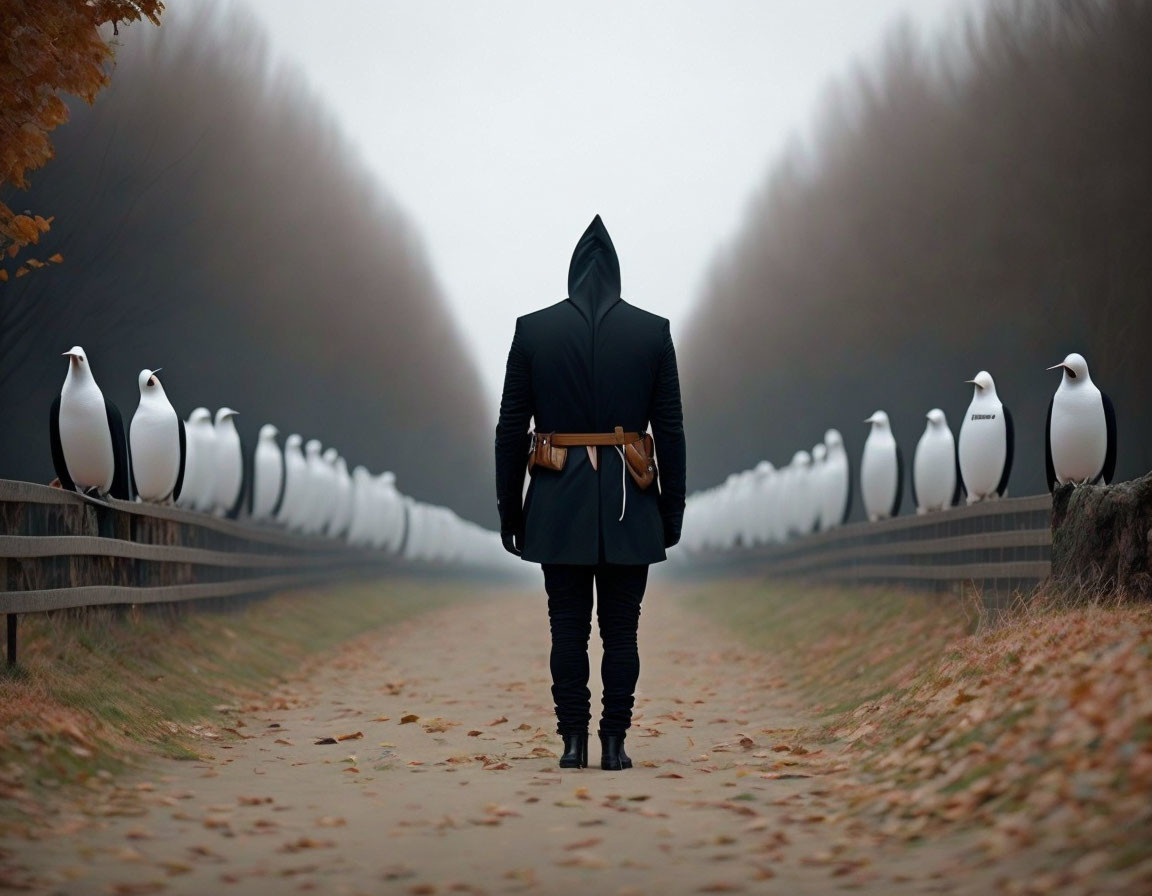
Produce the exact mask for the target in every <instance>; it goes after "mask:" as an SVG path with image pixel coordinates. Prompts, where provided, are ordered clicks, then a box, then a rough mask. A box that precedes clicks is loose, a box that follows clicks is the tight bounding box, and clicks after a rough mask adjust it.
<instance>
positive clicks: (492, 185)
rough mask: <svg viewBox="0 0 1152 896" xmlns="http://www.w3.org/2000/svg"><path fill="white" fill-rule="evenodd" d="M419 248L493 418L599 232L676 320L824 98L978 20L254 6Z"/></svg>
mask: <svg viewBox="0 0 1152 896" xmlns="http://www.w3.org/2000/svg"><path fill="white" fill-rule="evenodd" d="M240 2H241V3H242V5H246V6H248V7H250V8H251V9H252V10H253V11H254V12H255V13H256V15H257V17H258V19H259V20H260V21H262V22H263V23H264V24H265V25H266V26H267V29H268V31H269V33H270V37H271V43H272V49H273V52H274V53H275V54H276V56H277V57H279V58H282V59H284V60H285V61H287V62H289V63H295V64H298V65H299V66H300V67H302V68H303V70H304V72H305V74H306V76H307V78H308V80H309V81H310V82H311V84H312V85H313V87H314V88H315V90H316V91H317V93H318V94H319V95H320V97H321V98H322V99H323V100H324V101H325V102H326V103H327V104H328V105H329V106H330V107H331V109H332V110H333V111H334V113H335V115H336V117H337V119H338V120H339V121H340V122H341V124H342V125H343V127H344V128H345V130H346V132H347V135H348V136H349V138H350V139H351V141H352V142H353V144H354V145H355V146H356V147H357V148H358V149H359V151H360V152H361V153H362V154H363V157H364V159H365V161H366V162H367V164H368V165H369V167H370V168H371V169H372V170H373V171H375V172H377V173H378V174H379V176H380V178H381V181H382V183H383V184H384V185H385V187H386V189H387V191H388V192H389V194H390V195H391V196H392V197H394V198H395V199H396V200H398V201H399V203H400V205H401V206H402V207H403V209H404V210H405V211H406V212H407V214H408V215H409V216H410V217H411V219H412V220H413V223H414V224H415V225H416V226H417V227H418V228H419V231H420V233H421V235H422V237H423V239H424V241H425V245H426V247H427V250H428V254H429V256H430V259H431V262H432V265H433V267H434V269H435V272H436V276H437V278H438V280H439V283H440V286H441V288H442V290H443V293H444V296H445V298H446V300H447V302H448V303H449V306H450V308H451V309H452V311H453V312H454V313H455V315H456V317H457V319H458V321H459V324H460V328H461V330H462V332H463V333H464V334H465V336H466V338H467V340H468V343H469V346H470V348H471V350H472V352H473V355H474V358H475V361H476V362H477V364H478V367H479V369H480V371H481V374H482V376H483V379H484V386H485V388H486V390H487V392H488V394H489V395H490V396H491V398H492V400H493V402H495V401H496V400H498V396H499V390H500V386H501V383H502V379H503V371H504V361H505V358H506V356H507V351H508V343H509V341H510V340H511V336H512V329H513V323H514V320H515V318H516V316H517V315H519V314H523V313H525V312H527V311H531V310H534V309H535V308H539V307H542V306H544V305H547V304H551V303H552V302H555V301H557V300H559V299H562V298H563V297H564V296H565V295H567V272H568V259H569V257H570V255H571V252H572V248H573V246H574V245H575V243H576V240H577V239H578V237H579V236H580V234H581V232H582V231H583V229H584V227H585V226H586V225H587V223H588V222H589V221H590V220H591V219H592V216H593V215H595V214H597V213H599V214H600V215H601V216H602V217H603V218H604V222H605V224H606V225H607V227H608V230H609V232H610V233H611V234H612V237H613V240H614V241H615V243H616V249H617V252H618V253H619V255H620V266H621V273H622V280H623V294H624V296H625V298H627V299H629V300H630V301H632V302H634V303H635V304H638V305H640V306H641V307H644V308H647V309H649V310H651V311H654V312H656V313H658V314H662V315H665V316H667V317H670V318H671V319H672V324H673V335H674V336H676V334H677V333H678V324H680V323H681V322H682V321H683V318H684V315H685V313H686V311H687V310H688V308H689V306H690V305H691V303H692V301H693V298H694V296H695V294H696V292H697V289H698V287H699V285H700V283H701V280H702V277H703V275H704V273H705V271H706V270H707V266H708V264H709V262H710V261H711V259H712V258H713V257H714V255H715V253H716V252H717V251H718V250H719V249H720V248H721V247H722V246H723V244H724V243H725V242H726V241H727V240H728V239H729V238H730V237H731V236H732V235H733V234H734V233H735V231H736V229H737V227H738V225H739V223H740V220H741V218H742V215H743V212H744V208H745V206H746V203H747V202H748V200H749V198H750V197H751V195H752V192H753V191H754V190H755V189H756V188H757V187H759V186H760V185H761V184H762V183H763V181H764V178H765V175H766V172H767V170H768V168H769V166H770V164H771V162H772V161H773V160H774V159H775V158H776V157H777V156H778V155H779V153H780V151H781V150H782V148H783V147H784V146H785V144H786V143H787V141H789V140H790V139H792V138H795V137H801V138H803V137H804V136H805V135H806V133H807V129H808V126H809V125H810V124H811V123H812V120H813V115H814V114H815V112H816V110H817V108H818V106H819V103H820V100H821V97H822V95H823V91H824V89H825V88H826V87H827V85H828V84H829V82H830V81H831V80H832V79H833V78H835V77H838V76H841V75H844V74H846V73H848V72H849V71H850V70H851V68H852V66H853V64H854V63H856V62H859V61H863V62H867V61H868V60H870V59H872V58H874V57H875V56H876V53H877V51H878V49H879V47H880V45H881V42H882V39H883V36H884V34H885V32H886V31H887V30H888V28H889V27H890V26H891V25H892V24H893V23H894V22H895V21H896V20H897V19H899V18H900V17H901V16H907V17H909V18H910V19H911V21H912V22H913V23H914V24H915V25H916V26H917V27H918V28H919V29H920V30H921V31H923V32H925V33H926V34H928V35H932V34H934V33H936V32H938V31H939V29H940V28H941V27H944V26H946V25H947V23H949V22H950V21H953V20H954V19H955V18H956V17H957V16H958V14H959V13H960V11H961V10H962V9H964V8H967V7H969V6H970V5H971V4H972V0H740V2H735V0H730V2H726V0H709V2H687V0H679V2H677V0H654V2H628V0H608V2H600V0H597V2H565V3H559V2H556V3H554V2H544V0H502V2H466V0H402V2H401V0H359V2H357V0H325V2H324V3H323V4H317V3H315V0H240Z"/></svg>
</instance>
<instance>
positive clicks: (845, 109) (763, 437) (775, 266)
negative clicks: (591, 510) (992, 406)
mask: <svg viewBox="0 0 1152 896" xmlns="http://www.w3.org/2000/svg"><path fill="white" fill-rule="evenodd" d="M1150 47H1152V4H1149V3H1125V2H1119V0H1118V2H1070V3H1050V2H1046V0H1034V2H1021V3H997V4H994V5H993V6H992V7H991V11H990V12H988V13H987V14H986V15H972V16H970V17H968V19H967V24H966V26H965V27H964V28H958V29H954V30H952V31H950V32H948V33H947V34H946V36H945V39H944V40H942V41H941V42H939V43H937V42H928V43H925V42H923V41H921V40H919V39H917V37H916V36H915V35H914V34H913V33H912V32H911V31H910V30H908V29H906V28H896V29H894V30H893V31H892V32H891V33H890V35H889V37H888V39H887V43H886V48H885V51H884V53H883V55H882V58H881V60H880V62H879V64H876V65H870V66H867V67H866V68H863V69H861V70H859V71H858V72H857V73H856V74H855V75H854V76H853V77H850V78H844V79H841V80H840V81H839V82H838V85H837V88H836V89H835V90H834V91H832V92H831V93H830V95H829V97H828V99H827V101H826V103H825V105H824V107H823V109H822V111H821V114H820V120H819V127H818V129H817V132H816V134H817V136H816V139H815V140H814V141H813V145H812V149H811V151H803V150H799V151H795V152H793V153H791V154H788V155H786V156H785V157H784V158H782V159H779V160H777V161H776V162H775V163H774V164H773V165H772V167H771V169H770V171H769V173H768V176H767V177H766V178H765V180H764V182H763V184H762V185H761V187H760V189H759V191H758V193H757V195H756V199H755V202H754V204H753V205H752V207H751V209H750V210H749V213H748V215H747V218H746V220H745V222H744V224H743V226H742V228H741V230H740V233H739V235H738V236H737V237H736V239H734V240H732V241H731V242H730V243H728V244H727V245H725V246H724V247H723V248H722V249H721V250H720V251H719V252H718V253H717V255H716V258H715V261H714V263H713V264H712V266H711V269H710V272H709V275H708V281H707V285H706V286H705V288H704V289H703V292H702V294H701V295H700V297H699V301H698V303H697V304H696V305H695V307H694V309H693V312H692V314H691V315H690V317H689V318H688V320H687V321H686V322H685V324H684V326H683V327H682V337H681V359H682V369H683V370H684V371H685V372H686V375H685V377H684V397H685V414H686V418H687V421H686V422H687V426H688V437H689V457H690V459H691V460H690V466H689V473H690V483H689V484H690V487H691V488H700V487H702V486H707V485H711V484H713V483H715V482H717V481H718V480H720V479H722V478H723V477H724V476H725V475H726V474H727V473H729V472H732V471H734V470H738V469H743V468H746V467H749V466H752V465H754V464H755V463H756V462H757V461H758V460H760V459H761V458H763V457H767V458H768V459H770V460H772V461H773V462H774V463H776V464H777V465H781V464H784V463H787V462H788V460H789V459H790V458H791V456H792V453H793V451H795V450H797V449H800V448H810V446H811V445H813V444H814V443H815V442H816V441H818V440H820V439H821V438H822V436H823V433H824V431H825V429H826V428H827V427H829V426H835V427H838V428H839V429H840V430H841V431H842V432H843V434H844V436H845V440H846V444H847V446H848V452H849V457H850V458H851V459H852V460H853V463H854V464H856V465H858V464H859V458H860V451H861V450H862V447H863V442H864V439H865V437H866V436H867V427H866V426H865V425H864V424H863V423H862V422H860V421H862V420H863V419H864V418H865V417H867V416H868V415H869V414H871V413H872V411H874V410H876V409H879V408H882V409H884V410H886V411H887V412H888V413H889V415H890V416H891V418H892V425H893V429H894V431H895V434H896V438H897V441H898V442H899V444H900V445H901V447H902V449H903V452H904V456H905V466H906V468H907V470H908V471H909V475H910V470H911V461H912V454H913V451H914V449H915V446H916V442H917V440H918V439H919V437H920V435H921V433H922V432H923V430H924V426H925V422H926V421H925V419H924V415H925V414H926V412H927V411H928V410H929V409H930V408H933V407H940V408H942V409H943V410H944V411H945V413H946V414H947V416H948V421H949V423H950V424H951V426H952V427H953V430H954V431H955V432H958V431H959V426H960V424H961V422H962V420H963V414H964V411H965V409H966V408H967V406H968V402H969V401H970V400H971V396H972V387H971V386H969V385H965V384H964V383H963V381H964V380H966V379H970V378H971V377H973V376H974V375H975V374H976V373H977V372H978V371H979V370H981V369H986V370H988V371H989V372H990V373H991V374H992V375H993V377H994V378H995V380H996V385H997V391H998V392H999V394H1000V397H1001V399H1002V400H1003V401H1004V402H1005V403H1006V404H1007V406H1008V407H1009V410H1011V412H1012V414H1013V417H1014V420H1015V426H1016V456H1015V464H1014V467H1013V473H1012V479H1011V482H1010V483H1009V492H1010V494H1012V495H1025V494H1036V493H1041V492H1044V491H1045V490H1046V488H1047V486H1046V483H1045V481H1044V421H1045V415H1046V411H1047V407H1048V401H1049V399H1050V398H1051V396H1052V393H1053V392H1054V391H1055V390H1056V387H1057V386H1058V385H1059V382H1060V377H1059V372H1058V371H1054V372H1046V371H1045V368H1046V367H1049V366H1051V365H1053V364H1056V363H1058V362H1059V361H1061V360H1062V359H1063V358H1064V356H1065V355H1066V354H1067V353H1068V352H1070V351H1079V352H1081V353H1082V354H1084V355H1085V357H1086V358H1087V360H1088V364H1089V369H1090V372H1091V375H1092V379H1093V381H1094V382H1095V383H1096V384H1097V385H1098V386H1099V387H1100V388H1101V389H1103V390H1104V391H1105V392H1107V393H1109V395H1110V396H1111V398H1112V400H1113V402H1114V404H1115V407H1116V414H1117V420H1118V431H1119V436H1118V442H1119V454H1118V462H1117V466H1116V479H1118V480H1121V479H1129V478H1132V477H1134V476H1138V475H1142V474H1143V473H1145V472H1147V471H1148V470H1149V469H1152V414H1149V411H1150V410H1152V405H1150V387H1152V353H1150V352H1149V348H1148V340H1149V334H1150V333H1152V114H1150V113H1152V52H1149V48H1150ZM715 434H721V435H720V436H719V437H718V436H717V435H715ZM905 494H906V495H907V494H908V489H907V487H906V488H905ZM853 500H854V503H855V505H856V510H857V516H859V504H860V499H859V495H858V494H855V495H853ZM909 509H910V508H909V499H908V498H905V503H904V511H905V512H908V511H909Z"/></svg>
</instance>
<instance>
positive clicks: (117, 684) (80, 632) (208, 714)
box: [0, 579, 462, 825]
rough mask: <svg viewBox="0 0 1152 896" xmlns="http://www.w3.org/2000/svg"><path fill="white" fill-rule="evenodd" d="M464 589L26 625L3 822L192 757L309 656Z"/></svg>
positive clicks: (9, 674) (5, 767) (342, 590)
mask: <svg viewBox="0 0 1152 896" xmlns="http://www.w3.org/2000/svg"><path fill="white" fill-rule="evenodd" d="M461 594H462V591H461V588H460V585H459V584H458V583H452V582H447V581H438V580H434V579H390V580H387V581H382V582H374V583H363V584H355V585H345V586H338V587H328V588H322V589H311V590H306V591H295V592H291V593H285V594H277V595H273V596H271V597H268V598H266V599H258V600H250V601H245V602H233V603H231V604H226V605H224V608H220V606H216V607H214V608H209V607H206V606H204V605H199V606H197V605H192V606H189V605H183V606H181V605H170V606H160V607H139V608H133V609H131V610H127V611H123V610H117V609H111V608H91V609H86V610H84V611H70V612H65V613H55V614H38V615H28V616H24V617H22V618H21V620H20V640H21V651H20V654H21V664H20V666H18V667H17V668H16V669H15V670H8V669H5V670H3V671H2V672H0V825H3V824H5V823H9V822H16V821H20V822H27V821H29V820H30V819H34V818H35V817H37V816H38V815H40V813H41V812H42V810H43V809H44V805H45V802H46V798H47V797H48V795H49V792H53V791H58V790H61V789H65V788H68V787H71V786H75V785H85V784H89V783H91V784H93V785H94V784H96V783H97V781H95V780H93V779H107V778H109V777H111V776H113V775H115V774H116V773H118V772H120V771H122V770H124V769H125V768H126V767H128V766H132V765H135V764H137V763H138V762H139V761H140V760H141V759H143V758H146V757H151V756H156V755H161V756H168V757H171V758H176V759H195V758H197V757H198V756H199V752H198V751H199V749H200V747H201V745H202V744H203V743H204V737H205V735H206V732H207V733H208V736H217V735H220V736H224V737H227V736H228V728H227V726H228V725H231V724H234V723H233V722H231V721H229V720H228V718H227V715H226V710H228V709H229V708H230V705H231V704H236V703H242V702H246V701H249V700H252V699H255V698H257V697H260V696H264V695H266V694H267V693H268V692H269V691H270V690H271V689H272V688H273V687H275V685H276V684H277V682H278V680H280V679H281V677H282V676H284V675H285V674H286V673H289V672H291V671H292V670H294V669H296V668H298V667H299V665H300V664H301V663H302V662H303V661H305V660H306V659H307V658H308V657H309V656H310V655H312V654H317V653H320V652H322V651H324V650H326V649H328V648H330V647H331V646H333V645H334V644H337V643H339V642H340V641H343V640H345V639H347V638H350V637H353V636H355V635H359V634H362V633H363V632H365V631H369V630H371V629H374V628H378V627H381V626H386V625H389V624H391V623H394V622H396V621H398V620H400V619H403V618H406V617H409V616H411V615H413V614H415V613H419V612H423V611H427V610H430V609H434V608H437V607H441V606H444V605H445V604H446V603H448V602H449V601H451V600H454V599H458V598H459V597H460V596H461Z"/></svg>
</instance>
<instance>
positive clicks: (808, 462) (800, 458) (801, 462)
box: [792, 451, 812, 470]
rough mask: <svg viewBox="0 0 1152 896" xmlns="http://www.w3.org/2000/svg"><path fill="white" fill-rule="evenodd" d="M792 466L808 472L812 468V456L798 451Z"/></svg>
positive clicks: (793, 456)
mask: <svg viewBox="0 0 1152 896" xmlns="http://www.w3.org/2000/svg"><path fill="white" fill-rule="evenodd" d="M792 466H793V467H795V468H796V469H798V470H806V469H808V467H810V466H812V455H811V454H809V453H808V452H807V451H797V452H796V453H795V454H793V455H792Z"/></svg>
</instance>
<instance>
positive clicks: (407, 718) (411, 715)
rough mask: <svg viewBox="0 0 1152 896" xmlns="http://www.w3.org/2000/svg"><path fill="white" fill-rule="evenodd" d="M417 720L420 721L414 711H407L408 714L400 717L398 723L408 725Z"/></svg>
mask: <svg viewBox="0 0 1152 896" xmlns="http://www.w3.org/2000/svg"><path fill="white" fill-rule="evenodd" d="M418 721H420V716H418V715H416V713H414V712H410V713H408V715H406V716H401V717H400V724H401V725H409V724H411V723H412V722H418Z"/></svg>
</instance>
